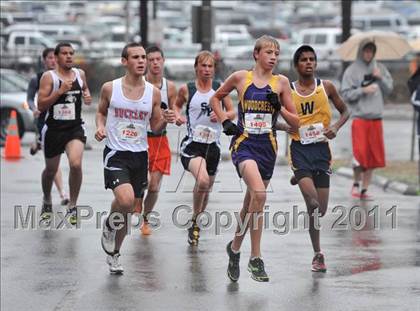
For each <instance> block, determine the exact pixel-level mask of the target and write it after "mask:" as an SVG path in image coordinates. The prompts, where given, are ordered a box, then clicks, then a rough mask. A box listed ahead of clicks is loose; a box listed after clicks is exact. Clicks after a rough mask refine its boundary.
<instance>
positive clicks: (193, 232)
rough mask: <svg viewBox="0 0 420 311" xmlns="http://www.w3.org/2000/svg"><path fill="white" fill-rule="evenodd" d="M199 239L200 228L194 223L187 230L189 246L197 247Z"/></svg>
mask: <svg viewBox="0 0 420 311" xmlns="http://www.w3.org/2000/svg"><path fill="white" fill-rule="evenodd" d="M199 238H200V228H199V227H198V226H197V224H196V223H195V222H194V223H193V224H192V226H191V228H189V229H188V243H189V244H190V245H191V246H196V245H198V239H199Z"/></svg>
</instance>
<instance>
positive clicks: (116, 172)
mask: <svg viewBox="0 0 420 311" xmlns="http://www.w3.org/2000/svg"><path fill="white" fill-rule="evenodd" d="M103 159H104V178H105V189H112V190H114V189H115V188H116V187H118V186H119V185H122V184H131V186H132V187H133V190H134V196H135V197H136V198H142V197H143V195H144V190H145V189H146V188H147V172H148V169H147V167H148V156H147V151H142V152H131V151H117V150H112V149H110V148H108V147H105V149H104V154H103Z"/></svg>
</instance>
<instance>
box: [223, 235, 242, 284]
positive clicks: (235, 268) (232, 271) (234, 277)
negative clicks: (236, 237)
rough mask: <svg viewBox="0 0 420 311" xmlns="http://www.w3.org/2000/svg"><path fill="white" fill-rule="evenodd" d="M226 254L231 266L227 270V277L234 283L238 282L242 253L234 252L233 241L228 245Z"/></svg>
mask: <svg viewBox="0 0 420 311" xmlns="http://www.w3.org/2000/svg"><path fill="white" fill-rule="evenodd" d="M226 252H227V254H228V256H229V265H228V268H227V275H228V277H229V279H230V280H231V281H232V282H237V281H238V279H239V274H240V271H239V259H240V257H241V253H237V254H235V253H234V252H233V251H232V241H230V242H229V243H228V245H226Z"/></svg>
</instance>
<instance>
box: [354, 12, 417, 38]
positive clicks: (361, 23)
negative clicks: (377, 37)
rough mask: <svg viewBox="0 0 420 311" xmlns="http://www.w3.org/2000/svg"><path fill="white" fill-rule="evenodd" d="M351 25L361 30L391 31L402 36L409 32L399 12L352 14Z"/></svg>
mask: <svg viewBox="0 0 420 311" xmlns="http://www.w3.org/2000/svg"><path fill="white" fill-rule="evenodd" d="M351 22H352V26H353V27H354V28H357V29H361V30H382V31H393V32H396V33H399V34H401V35H403V36H407V35H408V34H409V32H410V28H409V26H408V22H407V19H406V18H405V17H403V16H402V15H399V14H395V13H394V14H363V15H353V16H352V18H351Z"/></svg>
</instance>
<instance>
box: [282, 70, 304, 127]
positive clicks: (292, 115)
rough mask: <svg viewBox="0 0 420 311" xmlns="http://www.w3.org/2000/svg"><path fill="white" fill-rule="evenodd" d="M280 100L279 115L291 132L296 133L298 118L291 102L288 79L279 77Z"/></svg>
mask: <svg viewBox="0 0 420 311" xmlns="http://www.w3.org/2000/svg"><path fill="white" fill-rule="evenodd" d="M280 100H281V103H282V107H281V109H280V114H281V116H282V117H283V119H284V120H285V121H286V122H287V124H288V125H290V127H291V128H292V129H291V130H293V131H297V130H298V128H299V117H298V115H297V112H296V107H295V104H294V103H293V100H292V90H291V89H290V84H289V79H287V78H286V77H285V76H280Z"/></svg>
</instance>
